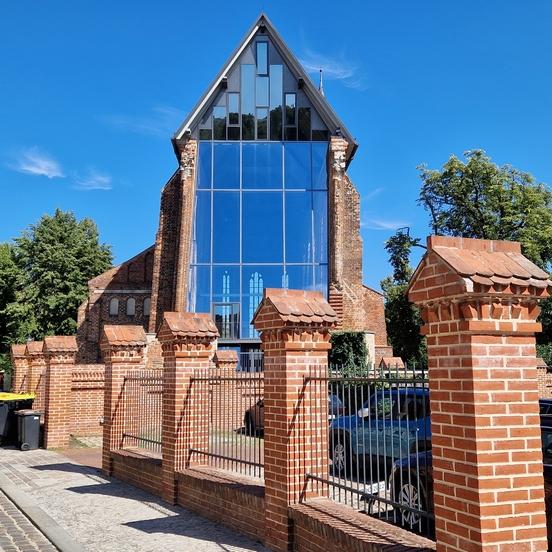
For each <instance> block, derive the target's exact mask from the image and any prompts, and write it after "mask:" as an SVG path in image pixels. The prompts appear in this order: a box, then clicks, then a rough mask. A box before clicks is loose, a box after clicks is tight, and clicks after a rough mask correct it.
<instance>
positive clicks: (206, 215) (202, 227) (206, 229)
mask: <svg viewBox="0 0 552 552" xmlns="http://www.w3.org/2000/svg"><path fill="white" fill-rule="evenodd" d="M210 260H211V192H197V194H196V206H195V226H194V243H193V246H192V263H208V262H210Z"/></svg>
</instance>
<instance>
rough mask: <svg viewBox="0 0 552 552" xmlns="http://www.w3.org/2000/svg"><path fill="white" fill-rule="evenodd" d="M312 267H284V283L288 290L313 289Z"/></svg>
mask: <svg viewBox="0 0 552 552" xmlns="http://www.w3.org/2000/svg"><path fill="white" fill-rule="evenodd" d="M313 274H314V265H293V266H289V265H287V266H286V276H287V277H286V283H287V288H288V289H307V290H311V289H313V287H314V281H313V279H314V275H313Z"/></svg>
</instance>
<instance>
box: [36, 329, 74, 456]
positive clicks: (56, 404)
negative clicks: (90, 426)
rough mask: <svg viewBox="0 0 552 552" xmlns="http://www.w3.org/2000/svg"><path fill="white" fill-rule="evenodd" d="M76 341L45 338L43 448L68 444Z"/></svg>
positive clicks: (58, 337)
mask: <svg viewBox="0 0 552 552" xmlns="http://www.w3.org/2000/svg"><path fill="white" fill-rule="evenodd" d="M76 354H77V340H76V338H75V337H74V336H47V337H45V338H44V356H45V359H46V372H45V376H44V377H45V393H44V447H45V448H63V447H67V446H68V445H69V437H70V434H71V429H72V424H73V422H74V418H73V413H74V412H73V401H72V396H71V384H72V380H73V370H74V368H75V357H76Z"/></svg>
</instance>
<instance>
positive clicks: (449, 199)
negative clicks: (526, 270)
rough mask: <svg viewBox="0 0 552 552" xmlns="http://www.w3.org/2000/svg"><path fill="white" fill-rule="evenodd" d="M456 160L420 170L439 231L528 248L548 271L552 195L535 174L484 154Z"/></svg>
mask: <svg viewBox="0 0 552 552" xmlns="http://www.w3.org/2000/svg"><path fill="white" fill-rule="evenodd" d="M464 158H465V160H464V161H462V160H461V159H458V158H457V157H456V156H454V155H453V156H451V157H450V158H449V160H448V161H447V162H446V163H445V164H444V166H443V168H442V169H441V170H434V169H428V168H427V167H425V166H420V167H418V168H419V170H420V177H421V179H422V188H421V191H420V197H419V200H418V201H419V203H420V204H421V205H423V206H424V208H425V209H426V210H427V211H428V212H429V214H430V222H431V226H432V229H433V233H435V234H438V235H445V236H447V235H448V236H462V237H465V238H480V239H492V240H512V241H519V242H521V244H522V248H523V253H524V255H526V256H527V257H528V258H530V259H531V260H532V261H533V262H534V263H536V264H538V265H539V266H540V267H542V268H543V269H545V270H546V269H548V268H549V266H550V263H551V262H552V192H551V191H550V190H549V189H548V188H547V187H546V186H545V185H544V184H539V183H536V182H535V179H534V178H533V176H531V175H530V174H529V173H526V172H522V171H519V170H517V169H515V168H513V167H511V166H510V165H504V166H502V167H500V166H498V165H496V164H495V163H493V162H492V160H491V158H490V157H489V156H488V155H487V154H486V153H485V152H484V151H483V150H473V151H467V152H465V154H464Z"/></svg>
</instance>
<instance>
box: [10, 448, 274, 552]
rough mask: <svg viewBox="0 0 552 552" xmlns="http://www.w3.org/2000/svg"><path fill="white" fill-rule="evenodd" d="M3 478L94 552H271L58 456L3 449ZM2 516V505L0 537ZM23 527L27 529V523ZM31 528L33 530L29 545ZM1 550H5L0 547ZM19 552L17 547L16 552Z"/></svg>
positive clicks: (31, 549)
mask: <svg viewBox="0 0 552 552" xmlns="http://www.w3.org/2000/svg"><path fill="white" fill-rule="evenodd" d="M0 473H2V474H3V475H5V476H6V477H7V478H8V479H9V480H10V481H11V482H12V483H14V484H16V485H17V486H18V488H19V489H20V490H22V491H23V492H25V493H26V494H28V495H29V496H30V497H32V498H33V499H34V500H36V504H37V506H39V507H41V508H42V509H43V510H44V511H45V512H46V514H48V515H49V516H50V517H51V518H53V519H54V520H55V521H56V522H57V523H58V524H59V525H60V526H61V527H62V528H63V529H65V531H67V533H68V534H69V536H70V537H72V538H73V539H74V540H75V541H76V542H78V543H79V544H81V545H82V546H83V547H84V548H85V549H86V550H87V551H90V552H104V551H105V552H113V551H114V550H116V551H117V552H127V551H128V552H131V551H133V552H159V551H162V552H171V551H174V552H177V551H178V552H181V551H185V552H222V551H223V552H266V550H267V549H266V548H264V547H263V546H262V545H261V544H259V543H255V542H253V541H251V540H250V539H248V538H246V537H243V536H241V535H239V534H237V533H234V532H232V531H230V530H229V529H227V528H225V527H224V526H222V525H218V524H216V523H213V522H211V521H208V520H206V519H203V518H201V517H199V516H196V515H195V514H193V513H191V512H189V511H187V510H185V509H183V508H179V507H170V506H167V505H166V504H164V503H163V502H161V500H159V499H158V498H157V497H155V496H153V495H150V494H148V493H145V492H143V491H141V490H139V489H136V488H134V487H132V486H131V485H127V484H126V483H122V482H120V481H117V480H114V479H113V480H109V479H107V478H105V477H103V476H102V475H101V473H100V472H99V471H98V470H96V469H94V468H90V467H87V466H83V465H81V464H79V463H77V462H75V461H74V460H70V459H69V458H67V457H65V456H62V455H61V454H58V453H56V452H52V451H46V450H36V451H27V452H21V451H19V450H15V449H0ZM1 496H3V495H2V494H1V493H0V498H1ZM10 504H11V503H10V502H9V501H8V503H7V504H6V508H7V509H8V511H9V512H11V513H10V514H9V515H8V517H9V518H11V519H15V516H16V515H17V514H18V512H17V511H15V512H14V511H13V510H10V509H9V506H10ZM2 515H3V509H2V503H0V535H2V533H1V519H2V517H1V516H2ZM19 515H22V514H20V513H19ZM25 519H26V518H24V519H21V518H19V517H18V518H17V519H16V520H15V523H16V525H17V526H19V523H18V521H17V520H20V521H21V522H22V523H24V521H25ZM7 523H8V524H9V523H11V521H8V522H7ZM24 526H25V527H27V529H29V527H28V526H27V524H25V523H24ZM10 527H12V526H11V525H10ZM32 528H33V527H32V526H31V529H29V531H30V532H29V535H30V536H29V538H30V539H31V540H32V535H33V533H32ZM15 531H16V533H17V535H19V533H18V532H17V530H15ZM35 531H36V529H35ZM46 545H47V542H46ZM33 546H36V545H34V544H33ZM0 550H4V548H2V543H1V542H0ZM7 550H10V549H9V548H8V549H7ZM17 550H18V549H17V548H15V549H14V552H15V551H17ZM21 550H25V551H26V550H29V551H34V550H40V552H42V550H44V551H45V552H50V551H51V550H55V549H54V548H53V547H51V548H31V547H30V546H29V547H22V548H21Z"/></svg>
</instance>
